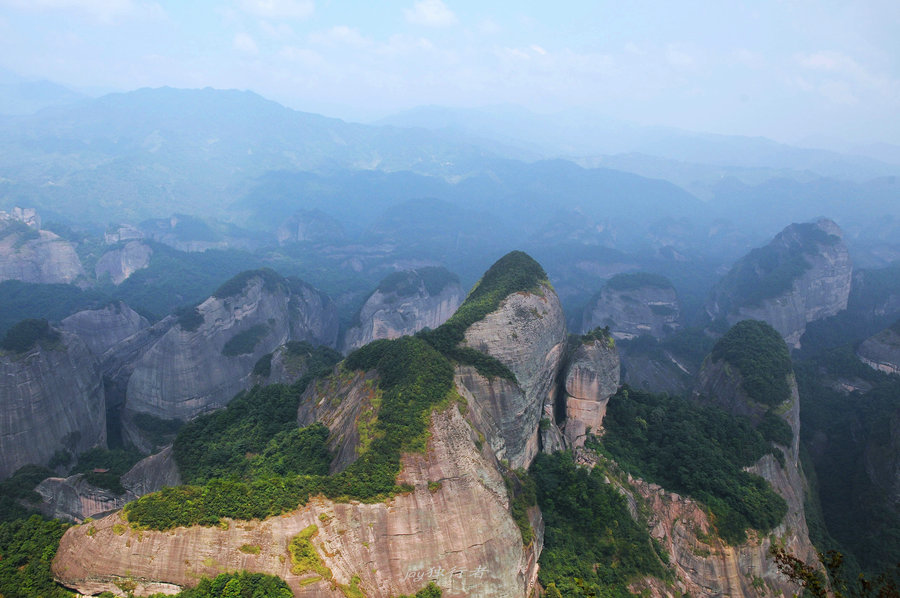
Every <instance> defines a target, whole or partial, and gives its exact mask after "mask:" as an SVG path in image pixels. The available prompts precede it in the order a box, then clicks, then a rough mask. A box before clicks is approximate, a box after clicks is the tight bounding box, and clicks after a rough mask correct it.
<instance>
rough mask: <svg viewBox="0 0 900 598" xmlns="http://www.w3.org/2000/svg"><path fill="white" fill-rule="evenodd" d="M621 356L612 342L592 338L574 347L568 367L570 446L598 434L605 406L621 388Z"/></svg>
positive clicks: (581, 443) (567, 436)
mask: <svg viewBox="0 0 900 598" xmlns="http://www.w3.org/2000/svg"><path fill="white" fill-rule="evenodd" d="M619 369H620V368H619V354H618V351H617V350H616V345H615V342H614V341H613V339H612V338H611V337H610V338H605V339H593V340H589V341H587V342H581V343H579V344H578V346H577V347H575V349H574V351H572V354H571V355H570V356H569V359H568V362H567V364H566V372H565V385H566V399H565V400H566V423H565V435H566V439H567V440H568V442H569V443H570V444H571V445H574V446H581V445H583V444H584V440H585V437H586V435H587V433H588V432H594V433H597V432H599V430H600V428H601V427H602V426H603V417H604V416H605V415H606V405H607V403H608V402H609V397H611V396H612V395H613V394H615V392H616V391H617V390H618V389H619Z"/></svg>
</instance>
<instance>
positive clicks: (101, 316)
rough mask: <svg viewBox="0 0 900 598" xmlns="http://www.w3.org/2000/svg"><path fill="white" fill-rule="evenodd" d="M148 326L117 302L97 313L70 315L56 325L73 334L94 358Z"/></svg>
mask: <svg viewBox="0 0 900 598" xmlns="http://www.w3.org/2000/svg"><path fill="white" fill-rule="evenodd" d="M149 326H150V322H148V321H147V318H145V317H143V316H142V315H140V314H138V313H137V312H136V311H134V310H133V309H131V308H130V307H128V306H127V305H125V304H124V303H122V302H121V301H116V302H114V303H110V304H109V305H107V306H106V307H103V308H101V309H90V310H84V311H80V312H77V313H74V314H72V315H71V316H69V317H68V318H65V319H64V320H63V321H62V322H60V328H62V329H63V330H68V331H69V332H71V333H73V334H77V335H78V336H79V337H80V338H81V340H83V341H84V342H85V344H86V345H87V346H88V348H89V349H90V350H91V353H93V354H94V355H96V356H98V357H100V356H102V355H103V354H104V353H105V352H106V351H107V350H109V349H110V348H111V347H113V346H114V345H116V344H117V343H119V342H121V341H123V340H125V339H126V338H128V337H130V336H131V335H133V334H137V333H138V332H140V331H141V330H143V329H144V328H147V327H149Z"/></svg>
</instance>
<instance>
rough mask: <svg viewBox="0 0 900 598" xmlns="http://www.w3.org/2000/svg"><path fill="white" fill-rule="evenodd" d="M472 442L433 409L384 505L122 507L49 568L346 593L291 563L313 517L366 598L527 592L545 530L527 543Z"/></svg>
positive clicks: (146, 582)
mask: <svg viewBox="0 0 900 598" xmlns="http://www.w3.org/2000/svg"><path fill="white" fill-rule="evenodd" d="M323 398H325V397H323ZM348 399H350V395H347V397H344V398H343V400H348ZM350 400H352V399H350ZM335 431H336V430H333V432H335ZM476 441H477V435H476V433H475V432H474V431H473V430H472V428H471V427H470V426H469V424H468V423H466V421H465V420H464V419H463V417H462V416H461V415H460V413H459V411H458V410H457V409H456V408H453V407H451V408H449V409H447V410H445V411H443V412H441V413H435V414H434V415H433V416H432V423H431V438H430V440H429V443H428V451H427V453H426V454H424V455H406V456H404V458H403V472H402V474H401V477H400V480H399V481H401V482H403V483H407V484H410V485H411V486H413V488H414V490H413V491H412V492H410V493H407V494H401V495H399V496H397V497H395V498H393V499H391V500H388V501H385V502H382V503H376V504H361V503H356V502H350V503H334V502H332V501H328V500H325V499H322V498H317V499H313V500H312V501H310V503H309V504H308V505H306V506H305V507H302V508H301V509H298V510H297V511H293V512H291V513H288V514H286V515H283V516H281V517H273V518H270V519H267V520H265V521H235V522H230V524H229V526H228V529H223V528H222V527H191V528H180V529H178V530H177V531H176V533H171V532H153V531H135V530H131V529H129V528H128V524H127V522H126V521H124V520H123V519H122V518H121V515H120V514H118V513H116V514H113V515H110V516H108V517H105V518H103V519H100V520H98V521H95V522H93V523H91V524H89V525H82V526H78V527H74V528H72V529H70V530H69V531H67V532H66V534H65V536H64V537H63V539H62V542H61V543H60V548H59V550H58V552H57V557H56V559H55V560H54V563H53V571H54V574H55V576H56V577H57V579H58V580H59V581H60V582H61V583H63V584H64V585H66V586H68V587H71V588H74V589H77V590H78V591H79V592H81V593H98V592H101V591H105V590H109V591H116V585H115V584H116V582H122V581H124V580H126V579H132V580H134V582H135V583H136V585H137V589H136V594H137V595H147V594H149V593H152V592H155V591H166V592H168V593H174V592H175V591H176V590H177V589H178V588H180V587H186V586H192V585H194V584H196V582H197V579H198V578H199V577H200V576H215V575H217V574H218V573H221V572H223V571H236V570H248V571H259V572H265V573H269V574H272V575H277V576H279V577H281V578H283V579H285V580H286V581H287V582H288V584H289V585H290V587H291V589H292V590H293V592H294V595H295V596H304V597H310V598H318V597H323V598H324V597H329V598H330V597H335V598H338V597H340V596H343V593H342V592H341V591H340V590H339V589H337V588H335V587H334V586H333V585H332V584H331V583H329V582H325V581H313V582H312V583H310V580H309V576H308V575H306V576H300V575H297V574H295V573H293V572H292V570H291V559H290V555H289V552H288V544H289V543H290V541H291V539H292V538H293V537H294V536H296V535H297V534H299V533H300V532H301V531H302V530H304V529H306V528H307V527H308V526H310V525H316V526H318V534H317V535H316V536H315V538H314V540H313V545H314V546H315V548H316V550H317V552H318V554H319V555H320V557H321V558H322V559H323V561H324V562H325V564H326V565H327V566H328V567H329V568H330V569H331V570H332V572H333V573H334V578H335V580H336V581H337V582H339V583H341V584H345V585H346V584H350V582H351V577H352V576H354V575H357V576H359V579H360V582H359V588H360V589H361V590H362V591H363V592H364V594H365V596H367V597H368V598H388V597H389V596H394V595H397V594H400V593H414V592H415V591H416V590H418V589H420V588H421V587H423V586H424V585H425V584H426V583H427V582H428V580H429V579H434V580H435V581H436V582H437V583H438V584H439V585H440V586H441V588H442V589H443V592H444V594H443V595H444V596H445V597H447V598H462V597H466V596H470V597H488V596H490V597H496V598H500V597H513V596H522V597H525V596H527V595H529V594H530V592H531V589H532V587H533V584H534V576H535V574H536V568H535V561H536V554H535V552H537V553H538V554H539V541H540V537H539V538H538V540H537V542H536V543H537V544H538V546H537V547H535V546H534V545H533V546H532V549H531V551H530V552H529V551H526V550H525V549H524V548H523V547H522V542H521V536H520V534H519V530H518V528H517V527H516V524H515V523H514V522H513V520H512V517H511V516H510V514H509V511H508V498H507V495H506V489H505V486H504V483H503V479H502V477H501V476H500V474H499V472H498V470H497V468H496V465H495V461H494V459H493V458H492V456H491V455H485V454H483V453H482V452H480V451H479V450H478V449H477V448H476V445H475V443H476ZM537 527H538V529H540V527H539V526H537ZM242 547H244V548H245V550H241V548H242ZM247 547H253V548H254V550H253V551H250V550H246V548H247ZM257 548H258V549H259V550H258V553H257V554H254V552H255V551H256V549H257Z"/></svg>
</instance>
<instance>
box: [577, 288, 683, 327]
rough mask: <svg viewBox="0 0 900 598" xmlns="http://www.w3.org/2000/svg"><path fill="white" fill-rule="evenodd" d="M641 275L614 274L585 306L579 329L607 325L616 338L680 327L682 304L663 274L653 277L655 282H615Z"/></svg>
mask: <svg viewBox="0 0 900 598" xmlns="http://www.w3.org/2000/svg"><path fill="white" fill-rule="evenodd" d="M637 276H643V275H642V274H637V275H630V274H622V275H619V276H617V277H613V278H612V279H611V280H610V281H609V282H608V283H607V284H606V285H605V286H604V287H603V288H602V289H601V290H600V292H599V293H598V294H597V296H596V297H595V298H594V299H593V300H592V301H591V302H590V303H589V304H588V305H587V306H586V307H585V309H584V314H583V316H582V323H581V332H583V333H584V332H589V331H591V330H593V329H594V328H597V327H598V326H599V327H605V326H609V330H610V332H612V334H613V336H614V337H615V338H617V339H623V338H634V337H635V336H641V335H643V334H649V335H651V336H654V337H657V338H660V337H662V336H665V335H667V334H670V333H672V332H674V331H676V330H678V328H680V327H681V306H680V304H679V302H678V296H677V295H676V293H675V287H673V286H672V284H671V283H670V282H669V281H668V280H665V279H663V278H662V277H655V276H654V277H652V282H653V283H654V284H649V283H645V284H637V283H635V284H623V285H621V287H620V286H619V285H617V284H616V281H617V280H622V281H629V280H632V279H633V278H634V277H637Z"/></svg>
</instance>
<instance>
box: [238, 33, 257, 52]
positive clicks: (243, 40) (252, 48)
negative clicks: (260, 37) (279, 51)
mask: <svg viewBox="0 0 900 598" xmlns="http://www.w3.org/2000/svg"><path fill="white" fill-rule="evenodd" d="M234 48H235V49H236V50H240V51H241V52H246V53H247V54H259V47H258V46H257V45H256V42H255V41H254V40H253V38H252V37H250V36H249V35H247V34H246V33H238V34H237V35H235V36H234Z"/></svg>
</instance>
